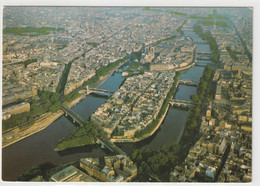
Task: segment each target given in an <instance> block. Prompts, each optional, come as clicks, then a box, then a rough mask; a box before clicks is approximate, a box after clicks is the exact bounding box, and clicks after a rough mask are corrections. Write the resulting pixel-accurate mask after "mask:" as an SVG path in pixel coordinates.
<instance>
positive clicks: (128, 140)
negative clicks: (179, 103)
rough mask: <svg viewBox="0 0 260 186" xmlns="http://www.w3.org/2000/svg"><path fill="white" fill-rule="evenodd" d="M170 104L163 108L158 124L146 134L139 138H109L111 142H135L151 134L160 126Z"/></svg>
mask: <svg viewBox="0 0 260 186" xmlns="http://www.w3.org/2000/svg"><path fill="white" fill-rule="evenodd" d="M169 107H170V105H168V106H167V109H166V110H165V112H164V114H163V116H162V117H161V118H160V120H159V122H158V124H157V125H156V127H155V128H154V129H153V130H152V131H151V132H150V133H148V134H145V135H144V136H142V137H141V138H131V139H116V138H111V139H110V141H111V142H113V143H127V142H130V143H135V142H139V141H142V140H144V139H147V138H149V137H150V136H152V135H153V134H154V133H155V132H156V131H157V130H158V128H159V127H160V126H161V124H162V123H163V121H164V119H165V116H166V115H167V112H168V110H169Z"/></svg>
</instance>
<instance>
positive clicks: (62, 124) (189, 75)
mask: <svg viewBox="0 0 260 186" xmlns="http://www.w3.org/2000/svg"><path fill="white" fill-rule="evenodd" d="M191 28H192V27H191ZM184 34H185V35H186V36H190V37H192V38H193V39H194V40H201V39H200V38H199V36H197V35H196V34H195V33H194V32H192V31H184ZM197 50H204V51H206V50H207V51H208V50H209V46H208V44H197ZM198 63H201V64H209V63H211V61H210V60H198ZM122 68H125V67H122ZM203 69H204V67H199V66H193V67H192V68H190V69H189V70H186V71H183V72H182V75H181V79H187V80H188V79H190V80H193V81H199V79H200V77H201V76H202V73H203ZM123 81H124V77H122V75H121V73H120V72H115V73H114V74H113V75H112V76H111V77H110V78H109V79H108V80H107V81H106V82H104V83H103V84H102V85H101V86H100V88H102V89H107V90H109V91H116V90H117V89H118V88H119V86H120V85H121V83H122V82H123ZM196 89H197V88H196V87H191V86H185V85H179V87H178V90H177V93H176V95H175V99H181V100H190V95H192V94H195V93H196ZM106 99H107V98H103V97H95V96H87V97H86V98H85V99H84V100H82V101H81V102H80V103H79V104H78V105H76V106H75V107H74V108H73V110H74V111H75V112H76V113H78V114H79V115H80V116H81V117H82V118H83V119H87V118H89V116H90V115H91V113H93V112H94V111H95V110H96V109H97V108H98V107H100V105H101V104H102V103H104V102H105V101H106ZM187 116H188V111H185V110H180V109H175V108H173V107H170V108H169V110H168V113H167V115H166V117H165V119H164V122H163V123H162V125H161V126H160V128H159V129H158V130H157V132H156V133H155V134H154V135H153V136H151V137H150V138H148V139H146V140H144V141H142V142H139V143H137V144H119V147H120V148H122V149H123V150H125V151H127V152H131V151H133V150H134V149H135V148H140V147H146V148H152V149H157V148H159V147H161V146H162V145H163V144H167V143H170V142H179V140H180V138H181V136H182V133H183V130H184V127H185V123H186V118H187ZM73 129H75V126H74V125H73V124H72V123H71V122H70V121H69V120H68V119H66V118H65V117H64V116H62V117H61V118H59V119H58V120H56V121H55V122H54V123H53V124H51V125H50V126H49V127H47V128H46V129H45V130H42V131H40V132H38V133H36V134H34V135H32V136H30V137H28V138H25V139H23V140H21V141H19V142H16V143H14V144H12V145H10V146H8V147H6V148H4V149H2V179H3V180H10V179H12V178H13V177H15V176H17V175H19V174H21V173H23V172H24V171H26V170H29V169H31V168H32V167H34V166H38V165H41V164H45V163H51V164H54V165H59V164H61V163H69V162H72V161H76V160H78V159H80V158H83V157H100V156H103V155H107V154H110V152H109V151H108V150H106V149H101V148H100V146H98V145H92V146H86V147H81V148H75V149H70V150H68V151H65V152H62V153H58V152H56V151H54V148H55V147H56V145H57V143H58V141H59V139H61V138H63V137H65V136H67V135H68V134H69V133H70V132H71V131H72V130H73Z"/></svg>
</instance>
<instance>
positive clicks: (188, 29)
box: [182, 27, 193, 31]
mask: <svg viewBox="0 0 260 186" xmlns="http://www.w3.org/2000/svg"><path fill="white" fill-rule="evenodd" d="M182 31H193V28H189V27H182Z"/></svg>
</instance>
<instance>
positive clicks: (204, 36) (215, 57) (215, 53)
mask: <svg viewBox="0 0 260 186" xmlns="http://www.w3.org/2000/svg"><path fill="white" fill-rule="evenodd" d="M193 30H194V32H195V33H197V34H198V35H199V36H200V37H201V38H202V39H203V40H206V41H208V42H209V46H210V50H211V51H213V55H212V60H213V61H214V62H219V57H220V54H219V50H218V46H217V43H216V41H215V39H214V38H213V37H212V35H211V33H210V32H203V31H202V28H201V26H200V25H198V24H196V25H194V26H193Z"/></svg>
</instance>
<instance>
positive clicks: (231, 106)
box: [170, 25, 252, 182]
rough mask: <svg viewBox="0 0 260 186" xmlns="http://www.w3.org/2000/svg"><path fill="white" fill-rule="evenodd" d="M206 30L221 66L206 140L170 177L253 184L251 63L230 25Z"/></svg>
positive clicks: (205, 130) (207, 117)
mask: <svg viewBox="0 0 260 186" xmlns="http://www.w3.org/2000/svg"><path fill="white" fill-rule="evenodd" d="M202 28H203V30H204V31H210V32H211V34H212V36H213V37H214V38H215V40H216V42H217V45H218V49H219V51H220V61H221V63H222V67H223V68H221V69H217V70H216V71H215V74H214V78H213V81H214V82H215V83H216V93H215V97H214V100H213V102H211V103H210V104H209V106H208V108H207V111H206V115H205V116H204V117H202V123H201V127H200V132H201V134H202V137H201V138H200V139H199V140H198V141H197V143H196V144H195V145H194V146H193V147H192V148H191V149H190V151H189V153H188V156H187V158H186V159H185V161H184V162H183V163H182V164H181V165H179V166H176V167H175V168H174V170H173V171H172V172H171V173H170V180H171V181H175V182H179V181H188V182H196V181H217V182H250V181H251V179H252V64H251V62H250V60H249V58H248V55H247V53H246V50H245V48H244V46H243V44H242V42H241V40H240V38H239V36H238V35H237V33H236V31H235V28H234V27H233V26H232V25H229V27H226V28H221V27H214V28H212V27H210V26H202ZM250 46H251V47H250V48H251V49H252V45H250ZM227 47H230V48H231V50H232V51H233V52H234V54H235V55H237V59H234V57H231V55H230V54H229V53H228V51H227V50H226V48H227Z"/></svg>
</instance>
